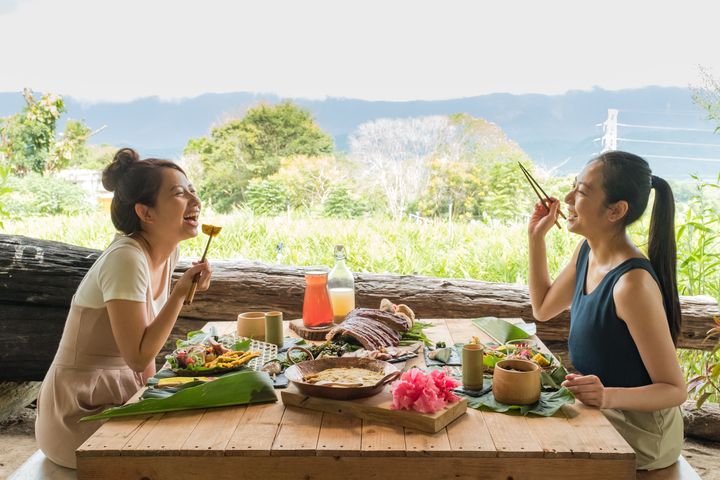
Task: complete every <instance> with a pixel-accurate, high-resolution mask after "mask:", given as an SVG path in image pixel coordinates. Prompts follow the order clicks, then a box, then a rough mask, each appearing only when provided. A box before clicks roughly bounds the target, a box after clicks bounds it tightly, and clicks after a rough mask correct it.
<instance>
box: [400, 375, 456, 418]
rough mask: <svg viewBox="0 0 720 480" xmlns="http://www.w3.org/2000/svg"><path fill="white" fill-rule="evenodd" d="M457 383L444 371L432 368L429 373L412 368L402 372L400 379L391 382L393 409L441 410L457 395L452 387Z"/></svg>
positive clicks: (453, 400) (428, 411)
mask: <svg viewBox="0 0 720 480" xmlns="http://www.w3.org/2000/svg"><path fill="white" fill-rule="evenodd" d="M458 385H459V383H458V382H456V381H455V380H454V379H452V378H451V377H448V376H447V375H446V374H445V372H443V371H440V370H433V371H432V372H430V373H429V374H426V373H424V372H423V371H422V370H420V369H417V368H413V369H411V370H409V371H407V372H405V373H403V374H402V376H401V377H400V380H398V381H397V382H395V383H393V384H392V395H393V403H392V407H391V408H392V409H393V410H416V411H418V412H422V413H434V412H437V411H438V410H442V409H443V408H445V406H446V405H447V404H448V402H455V401H457V400H458V397H457V396H456V395H454V394H453V393H452V389H453V388H455V387H457V386H458Z"/></svg>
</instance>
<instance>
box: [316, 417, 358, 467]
mask: <svg viewBox="0 0 720 480" xmlns="http://www.w3.org/2000/svg"><path fill="white" fill-rule="evenodd" d="M361 446H362V421H361V420H360V419H359V418H352V417H346V416H343V415H337V414H333V413H323V418H322V425H321V426H320V436H319V437H318V443H317V454H318V455H321V456H322V455H331V456H346V457H347V456H349V457H352V456H359V455H360V454H361Z"/></svg>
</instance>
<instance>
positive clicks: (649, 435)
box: [528, 151, 687, 470]
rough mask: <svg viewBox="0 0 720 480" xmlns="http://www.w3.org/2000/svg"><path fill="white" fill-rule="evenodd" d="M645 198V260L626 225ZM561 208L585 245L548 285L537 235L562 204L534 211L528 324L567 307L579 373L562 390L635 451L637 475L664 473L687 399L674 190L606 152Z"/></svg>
mask: <svg viewBox="0 0 720 480" xmlns="http://www.w3.org/2000/svg"><path fill="white" fill-rule="evenodd" d="M651 189H654V190H655V203H654V205H653V210H652V216H651V219H650V233H649V239H648V257H645V255H644V254H643V252H642V251H641V250H640V249H639V248H638V247H637V246H636V245H635V244H634V243H633V242H632V240H631V239H630V237H629V235H628V234H627V226H628V225H630V224H631V223H633V222H635V221H636V220H637V219H638V218H640V216H641V215H642V214H643V212H644V211H645V208H646V207H647V204H648V198H649V195H650V190H651ZM565 203H566V205H567V211H568V215H567V225H568V230H569V231H570V232H573V233H576V234H578V235H581V236H583V237H585V238H584V240H583V241H582V242H580V244H579V245H578V247H577V248H576V249H575V253H574V254H573V257H572V260H571V261H570V263H569V264H568V265H567V266H566V267H565V269H564V270H563V271H562V272H561V273H560V274H559V275H558V277H557V278H556V279H555V280H554V281H551V280H550V275H549V273H548V266H547V254H546V248H545V235H546V234H547V232H548V231H549V230H550V229H551V228H552V226H553V224H554V223H555V221H556V218H557V216H558V211H559V209H560V202H559V201H557V200H556V199H553V201H552V202H551V204H550V205H549V208H545V207H544V206H543V205H542V204H540V203H539V204H537V205H536V206H535V211H534V213H533V215H532V217H531V219H530V223H529V225H528V234H529V244H530V245H529V246H530V272H529V287H530V300H531V303H532V308H533V315H534V316H535V318H536V319H538V320H539V321H546V320H549V319H551V318H553V317H555V316H556V315H558V314H559V313H560V312H562V311H563V310H565V309H566V308H568V307H570V336H569V338H568V347H569V351H570V360H571V362H572V364H573V366H574V367H575V368H576V369H577V370H578V371H579V372H581V373H580V374H570V375H568V376H567V377H566V380H565V381H564V382H563V386H566V387H567V388H568V389H570V390H571V391H572V392H573V393H574V394H575V397H576V398H577V399H578V400H580V401H582V402H583V403H584V404H586V405H591V406H594V407H598V408H601V409H602V412H603V413H604V414H605V416H606V417H607V418H608V419H609V420H610V422H611V423H612V424H613V426H614V427H615V428H616V429H617V430H618V431H619V432H620V434H621V435H622V436H623V437H624V438H625V440H627V442H628V443H629V444H630V445H631V446H632V447H633V449H634V450H635V453H636V459H637V468H638V469H640V470H654V469H658V468H663V467H667V466H669V465H671V464H673V463H675V462H676V461H677V459H678V457H679V456H680V451H681V448H682V443H683V420H682V415H681V412H680V409H679V405H681V404H682V403H683V402H684V401H685V400H686V398H687V391H686V386H685V381H684V379H683V375H682V371H681V369H680V366H679V364H678V360H677V356H676V353H675V346H676V345H677V338H678V335H680V321H681V313H680V301H679V298H678V293H677V286H676V263H677V258H676V247H675V228H674V225H675V220H674V219H675V204H674V199H673V194H672V190H671V189H670V186H669V185H668V183H667V182H666V181H665V180H663V179H662V178H660V177H656V176H655V175H652V173H651V171H650V167H649V165H648V163H647V162H646V161H645V160H644V159H642V158H641V157H639V156H637V155H633V154H631V153H627V152H620V151H611V152H606V153H603V154H601V155H600V156H598V157H597V158H595V159H593V160H591V161H590V162H589V163H588V164H587V165H586V166H585V168H584V169H583V170H582V172H580V174H579V175H578V176H577V178H576V180H575V183H574V185H573V188H572V190H571V191H570V193H568V194H567V195H566V196H565Z"/></svg>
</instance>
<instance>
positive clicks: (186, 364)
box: [165, 331, 277, 376]
mask: <svg viewBox="0 0 720 480" xmlns="http://www.w3.org/2000/svg"><path fill="white" fill-rule="evenodd" d="M265 345H268V346H269V345H270V344H265ZM176 347H177V348H175V350H174V351H173V352H172V353H171V354H170V355H167V356H166V357H165V359H166V360H167V363H168V365H169V367H170V370H172V372H173V373H175V374H176V375H180V376H200V375H209V374H217V373H227V372H232V371H235V370H240V369H242V368H251V367H252V369H255V368H254V367H255V366H257V365H258V361H257V360H256V359H259V360H264V359H265V357H266V356H268V355H266V354H267V353H268V352H266V351H265V350H267V349H266V348H263V347H264V345H263V342H257V341H255V340H250V339H246V338H242V337H236V336H235V335H225V336H221V337H218V336H217V335H214V332H212V331H211V332H205V331H197V332H190V333H188V338H187V340H178V341H177V344H176ZM276 348H277V347H275V351H274V353H275V354H276V353H277V349H276ZM269 355H270V356H273V352H270V353H269ZM253 361H254V363H253V364H252V365H251V362H253Z"/></svg>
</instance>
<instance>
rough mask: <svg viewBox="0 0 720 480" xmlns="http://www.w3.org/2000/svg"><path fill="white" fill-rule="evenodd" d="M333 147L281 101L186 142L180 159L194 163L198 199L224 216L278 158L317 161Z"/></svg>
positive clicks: (307, 118) (304, 116)
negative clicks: (296, 156)
mask: <svg viewBox="0 0 720 480" xmlns="http://www.w3.org/2000/svg"><path fill="white" fill-rule="evenodd" d="M333 148H334V145H333V141H332V138H331V137H330V136H329V135H327V134H326V133H325V132H323V131H322V130H321V129H320V127H319V126H318V125H317V124H316V123H315V122H314V120H313V118H312V116H311V115H310V113H309V112H308V111H306V110H304V109H301V108H300V107H298V106H296V105H294V104H292V103H290V102H284V103H281V104H278V105H265V104H261V105H258V106H256V107H254V108H252V109H250V110H249V111H248V112H247V114H246V115H245V117H243V118H242V119H235V120H230V121H228V122H226V123H224V124H222V125H220V126H217V127H215V128H213V129H212V131H211V132H210V136H209V137H208V138H200V139H191V140H190V141H189V142H188V145H187V147H186V148H185V155H186V156H188V157H189V158H190V159H191V162H190V163H191V164H193V165H195V164H199V168H198V167H195V168H194V170H195V171H198V172H199V173H201V175H202V177H201V179H200V181H199V189H200V193H201V195H202V196H203V197H205V198H207V199H208V200H209V201H210V203H211V204H212V205H213V207H214V208H215V209H216V210H217V211H219V212H227V211H229V210H230V209H232V208H233V206H235V205H238V204H239V203H241V201H242V200H243V199H244V191H245V189H246V188H247V186H248V184H249V183H250V181H251V180H253V179H265V178H268V177H270V176H272V175H274V174H275V173H277V172H278V171H279V169H280V166H281V161H282V159H283V158H286V157H291V156H295V155H304V156H308V157H315V156H322V155H327V154H330V153H332V151H333ZM193 159H194V160H193Z"/></svg>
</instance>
